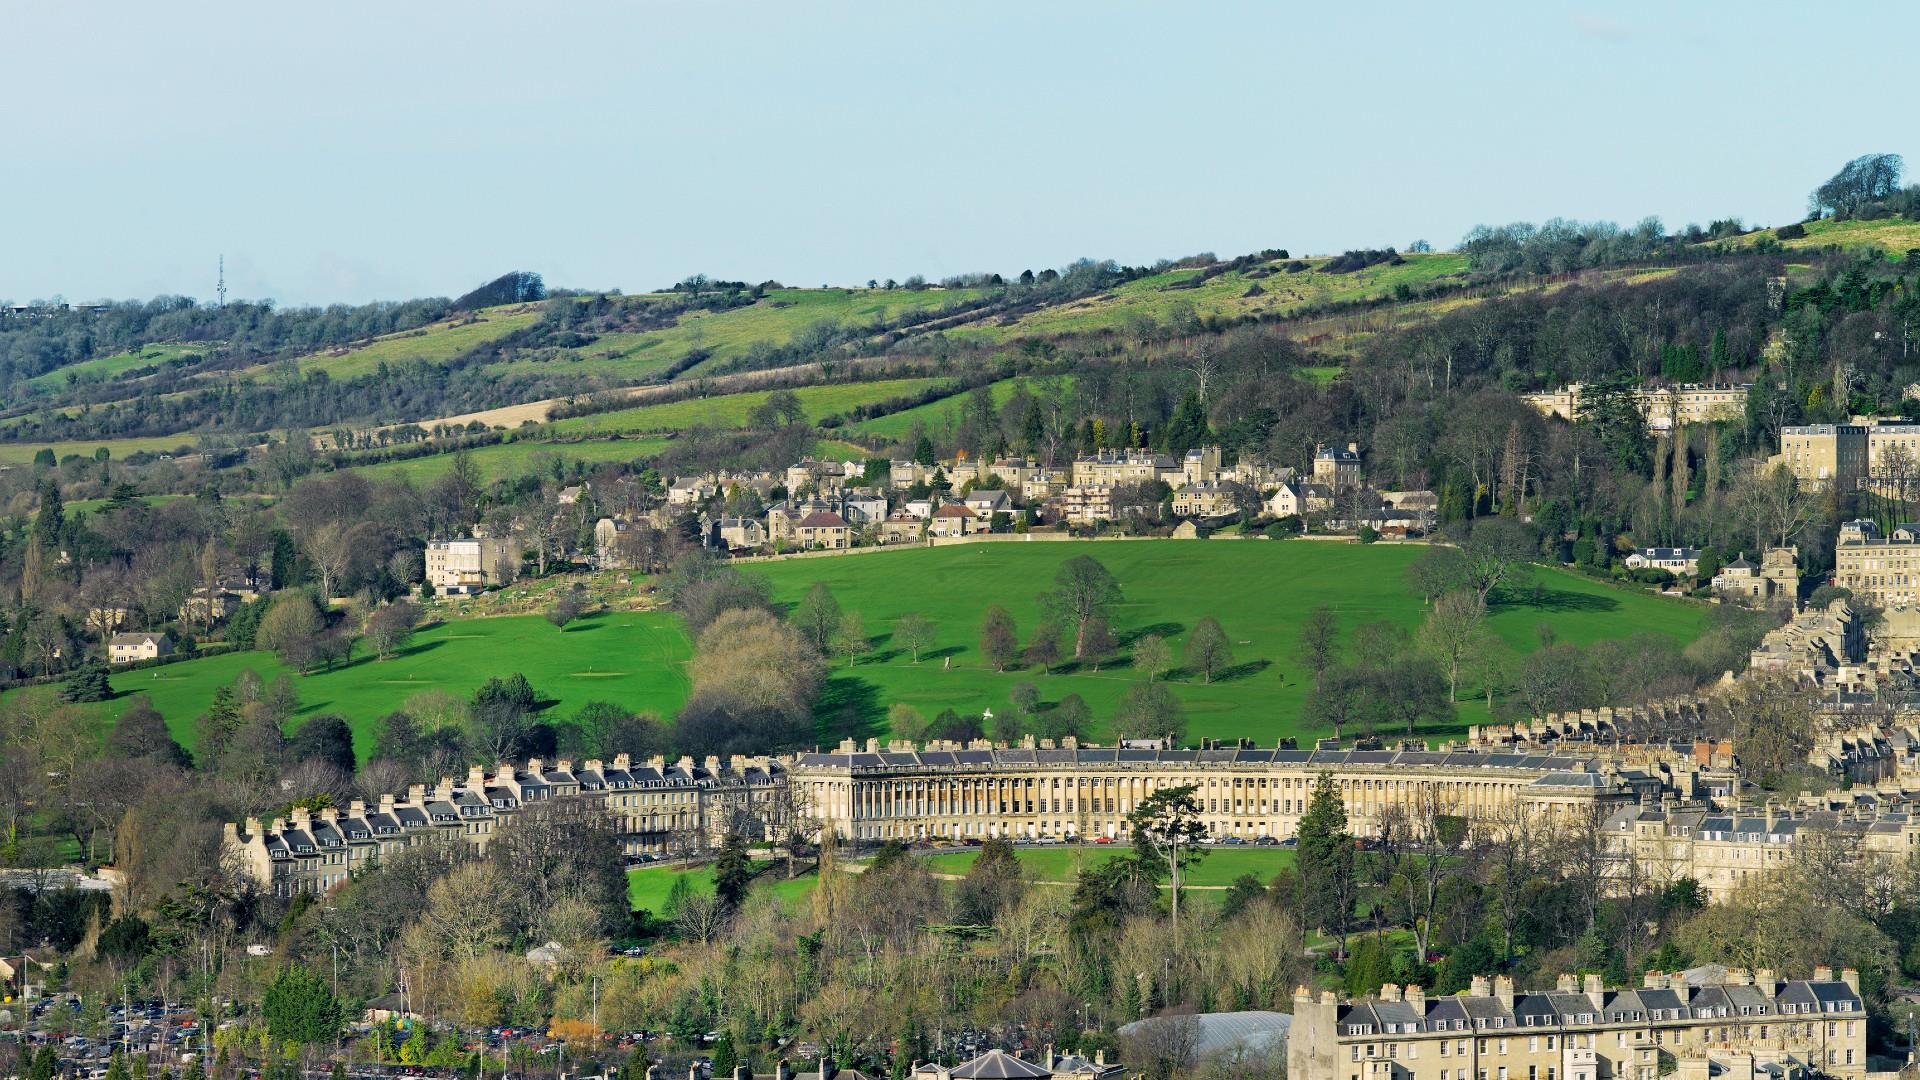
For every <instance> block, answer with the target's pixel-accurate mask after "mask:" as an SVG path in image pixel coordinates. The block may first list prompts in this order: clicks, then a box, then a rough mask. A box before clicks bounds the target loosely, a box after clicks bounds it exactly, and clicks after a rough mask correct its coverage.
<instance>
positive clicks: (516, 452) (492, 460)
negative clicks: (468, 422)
mask: <svg viewBox="0 0 1920 1080" xmlns="http://www.w3.org/2000/svg"><path fill="white" fill-rule="evenodd" d="M666 446H667V440H666V439H589V440H586V441H583V442H542V441H540V440H537V439H527V440H516V441H514V442H509V443H498V444H495V445H493V446H481V447H476V448H474V449H472V450H469V451H467V456H468V457H470V458H472V459H473V465H474V468H475V469H477V470H479V473H480V479H481V480H482V481H483V482H491V481H494V480H498V479H500V478H501V477H504V476H517V475H520V474H522V473H525V472H527V471H529V470H531V469H533V468H534V467H535V464H536V463H537V462H539V461H541V460H543V459H544V458H545V457H546V456H548V455H551V456H552V457H556V458H559V459H561V460H563V461H584V462H587V463H588V464H594V463H598V462H603V461H632V460H634V459H636V458H645V457H652V456H653V455H655V454H657V453H659V452H660V451H661V450H664V449H666ZM452 470H453V455H452V454H450V453H448V454H432V455H429V456H427V457H417V458H408V459H407V460H405V461H383V462H381V463H379V464H377V465H356V466H353V467H352V471H354V472H357V473H359V474H360V475H361V476H364V477H367V478H368V479H374V478H380V477H396V476H404V477H406V478H407V480H408V481H410V482H411V483H412V484H413V485H414V486H415V487H424V486H426V485H428V484H431V483H433V482H434V481H435V480H438V479H440V478H441V477H443V476H445V475H447V473H449V472H451V471H452Z"/></svg>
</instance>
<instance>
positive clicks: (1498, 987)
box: [1493, 975, 1513, 1012]
mask: <svg viewBox="0 0 1920 1080" xmlns="http://www.w3.org/2000/svg"><path fill="white" fill-rule="evenodd" d="M1493 996H1494V997H1496V998H1498V999H1499V1000H1500V1007H1501V1008H1503V1009H1506V1010H1507V1011H1508V1012H1512V1011H1513V976H1511V975H1495V976H1494V977H1493Z"/></svg>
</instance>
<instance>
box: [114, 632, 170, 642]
mask: <svg viewBox="0 0 1920 1080" xmlns="http://www.w3.org/2000/svg"><path fill="white" fill-rule="evenodd" d="M165 637H166V635H165V634H115V635H113V644H115V645H145V644H147V643H148V642H150V641H159V640H161V639H162V638H165Z"/></svg>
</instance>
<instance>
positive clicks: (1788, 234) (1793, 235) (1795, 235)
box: [1773, 222, 1807, 240]
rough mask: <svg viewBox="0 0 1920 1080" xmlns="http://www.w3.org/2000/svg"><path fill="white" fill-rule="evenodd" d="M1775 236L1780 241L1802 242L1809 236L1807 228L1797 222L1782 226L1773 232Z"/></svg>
mask: <svg viewBox="0 0 1920 1080" xmlns="http://www.w3.org/2000/svg"><path fill="white" fill-rule="evenodd" d="M1773 235H1774V236H1775V238H1777V239H1780V240H1800V239H1803V238H1805V236H1806V235H1807V227H1806V226H1805V225H1802V224H1800V223H1799V222H1795V223H1793V224H1792V225H1782V226H1780V227H1779V228H1778V229H1775V230H1773Z"/></svg>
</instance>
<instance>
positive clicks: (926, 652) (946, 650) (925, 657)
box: [920, 645, 967, 664]
mask: <svg viewBox="0 0 1920 1080" xmlns="http://www.w3.org/2000/svg"><path fill="white" fill-rule="evenodd" d="M966 651H967V649H966V646H964V645H943V646H941V647H940V648H938V649H923V650H921V652H920V662H921V663H923V664H924V663H926V662H927V661H929V660H945V659H946V658H947V657H949V656H959V655H960V654H961V653H963V652H966Z"/></svg>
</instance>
